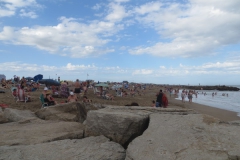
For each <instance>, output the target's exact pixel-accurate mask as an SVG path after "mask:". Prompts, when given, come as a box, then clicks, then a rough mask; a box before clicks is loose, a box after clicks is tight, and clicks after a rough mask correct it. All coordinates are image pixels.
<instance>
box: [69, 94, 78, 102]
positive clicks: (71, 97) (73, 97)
mask: <svg viewBox="0 0 240 160" xmlns="http://www.w3.org/2000/svg"><path fill="white" fill-rule="evenodd" d="M67 101H68V102H77V97H76V96H75V95H74V93H73V92H70V96H69V97H68V100H67Z"/></svg>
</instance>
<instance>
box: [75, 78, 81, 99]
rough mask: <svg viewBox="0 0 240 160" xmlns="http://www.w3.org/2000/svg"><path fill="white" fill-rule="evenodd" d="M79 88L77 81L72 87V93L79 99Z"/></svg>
mask: <svg viewBox="0 0 240 160" xmlns="http://www.w3.org/2000/svg"><path fill="white" fill-rule="evenodd" d="M80 86H81V84H80V82H79V80H78V79H77V80H76V82H75V83H74V87H75V89H74V93H75V94H76V95H77V98H79V94H80V93H81V90H80Z"/></svg>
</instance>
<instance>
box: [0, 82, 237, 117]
mask: <svg viewBox="0 0 240 160" xmlns="http://www.w3.org/2000/svg"><path fill="white" fill-rule="evenodd" d="M43 88H44V86H41V87H40V90H37V91H35V92H31V98H32V101H31V102H27V103H24V102H17V103H16V101H15V100H14V98H13V96H12V95H11V90H10V89H5V91H6V93H0V104H6V105H8V106H9V107H10V108H15V109H20V110H31V111H33V112H35V111H37V110H39V109H40V108H41V102H40V100H39V96H40V94H41V92H42V91H43ZM69 88H70V89H71V90H73V89H74V88H73V87H69ZM160 89H163V88H162V87H159V86H154V87H153V88H151V89H149V88H147V89H146V90H141V91H140V94H136V96H134V97H132V96H129V95H128V96H126V97H115V98H114V100H113V101H111V100H106V99H103V98H100V97H98V96H96V95H95V94H94V93H93V89H91V88H90V89H89V90H88V93H87V97H88V98H89V99H92V101H93V103H98V104H108V105H116V106H125V105H126V104H131V103H132V102H136V103H138V104H139V106H149V107H150V106H151V104H152V103H151V102H152V100H156V93H157V92H158V91H159V90H160ZM110 93H111V94H112V95H115V91H114V90H110ZM167 96H168V101H169V106H168V107H169V108H185V109H193V110H195V111H196V112H198V113H202V114H207V115H210V116H213V117H216V118H218V119H220V120H221V121H235V120H240V117H238V116H237V113H236V112H232V111H227V110H223V109H218V108H214V107H210V106H206V105H201V104H197V103H189V102H185V103H182V101H180V100H176V99H175V98H174V97H173V96H172V97H169V95H168V94H167ZM55 100H56V101H57V102H58V103H64V102H65V100H66V98H55ZM79 101H82V98H80V99H79Z"/></svg>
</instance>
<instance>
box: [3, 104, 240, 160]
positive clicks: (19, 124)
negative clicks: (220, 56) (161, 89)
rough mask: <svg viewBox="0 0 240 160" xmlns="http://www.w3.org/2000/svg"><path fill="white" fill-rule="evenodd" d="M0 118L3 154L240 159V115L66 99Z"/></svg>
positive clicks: (7, 157)
mask: <svg viewBox="0 0 240 160" xmlns="http://www.w3.org/2000/svg"><path fill="white" fill-rule="evenodd" d="M0 123H1V124H0V128H1V130H0V134H1V139H0V159H2V160H15V159H19V160H26V159H41V160H65V159H69V160H146V159H151V160H159V159H165V160H168V159H169V160H172V159H176V160H188V159H189V160H194V159H219V160H226V159H230V160H238V159H240V152H239V150H240V136H239V133H240V121H231V122H225V121H221V120H219V119H217V118H214V117H211V116H208V115H204V114H199V113H197V112H195V111H194V110H191V109H180V108H179V109H177V108H164V109H159V108H152V107H144V106H135V107H134V106H128V107H126V106H112V105H104V104H85V103H67V104H59V105H57V106H54V107H48V108H43V109H39V110H38V111H36V112H31V111H29V110H17V109H11V108H6V109H1V108H0Z"/></svg>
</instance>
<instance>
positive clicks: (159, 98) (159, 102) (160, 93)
mask: <svg viewBox="0 0 240 160" xmlns="http://www.w3.org/2000/svg"><path fill="white" fill-rule="evenodd" d="M162 97H163V92H162V90H161V89H160V91H159V93H158V95H157V100H156V107H162Z"/></svg>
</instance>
